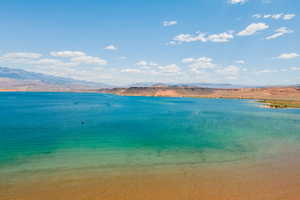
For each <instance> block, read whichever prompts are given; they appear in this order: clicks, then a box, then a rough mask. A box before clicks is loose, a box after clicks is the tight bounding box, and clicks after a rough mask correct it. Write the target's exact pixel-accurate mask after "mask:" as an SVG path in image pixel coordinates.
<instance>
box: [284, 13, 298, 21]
mask: <svg viewBox="0 0 300 200" xmlns="http://www.w3.org/2000/svg"><path fill="white" fill-rule="evenodd" d="M294 17H296V15H295V14H286V15H284V16H283V19H284V20H291V19H293V18H294Z"/></svg>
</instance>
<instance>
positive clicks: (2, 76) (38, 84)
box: [0, 67, 112, 91]
mask: <svg viewBox="0 0 300 200" xmlns="http://www.w3.org/2000/svg"><path fill="white" fill-rule="evenodd" d="M111 87H112V86H110V85H106V84H102V83H95V82H89V81H82V80H75V79H71V78H64V77H58V76H52V75H46V74H42V73H35V72H29V71H25V70H21V69H13V68H7V67H0V89H12V90H37V91H41V90H42V91H48V90H83V89H98V88H111Z"/></svg>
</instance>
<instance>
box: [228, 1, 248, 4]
mask: <svg viewBox="0 0 300 200" xmlns="http://www.w3.org/2000/svg"><path fill="white" fill-rule="evenodd" d="M247 1H248V0H228V2H229V3H230V4H243V3H246V2H247Z"/></svg>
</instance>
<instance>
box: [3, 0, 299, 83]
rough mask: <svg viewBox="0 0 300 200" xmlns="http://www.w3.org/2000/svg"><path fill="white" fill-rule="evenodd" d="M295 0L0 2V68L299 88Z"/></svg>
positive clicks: (115, 79) (113, 79)
mask: <svg viewBox="0 0 300 200" xmlns="http://www.w3.org/2000/svg"><path fill="white" fill-rule="evenodd" d="M299 21H300V1H299V0H184V1H183V0H151V1H150V0H148V1H146V0H109V1H107V0H72V1H71V0H68V1H67V0H43V1H41V0H26V1H24V0H1V2H0V24H1V32H0V35H1V37H0V44H1V45H0V66H2V67H9V68H18V69H23V70H26V71H32V72H39V73H45V74H50V75H56V76H61V77H68V78H74V79H79V80H87V81H93V82H101V83H107V84H112V85H116V86H121V85H127V84H132V83H139V82H156V83H158V82H159V83H231V84H243V85H290V84H299V83H300V45H299V44H300V35H299V31H300V23H299Z"/></svg>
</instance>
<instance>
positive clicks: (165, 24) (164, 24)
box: [162, 20, 177, 26]
mask: <svg viewBox="0 0 300 200" xmlns="http://www.w3.org/2000/svg"><path fill="white" fill-rule="evenodd" d="M162 24H163V26H174V25H176V24H177V21H175V20H173V21H164V22H163V23H162Z"/></svg>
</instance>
